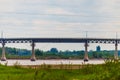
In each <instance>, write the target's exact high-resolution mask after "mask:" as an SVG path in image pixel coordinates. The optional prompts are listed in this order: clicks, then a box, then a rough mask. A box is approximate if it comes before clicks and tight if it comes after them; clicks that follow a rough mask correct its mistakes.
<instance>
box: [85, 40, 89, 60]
mask: <svg viewBox="0 0 120 80" xmlns="http://www.w3.org/2000/svg"><path fill="white" fill-rule="evenodd" d="M88 60H89V58H88V43H87V42H85V55H84V61H88Z"/></svg>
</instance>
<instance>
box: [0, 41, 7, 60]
mask: <svg viewBox="0 0 120 80" xmlns="http://www.w3.org/2000/svg"><path fill="white" fill-rule="evenodd" d="M1 61H6V56H5V43H4V42H3V43H2V57H1Z"/></svg>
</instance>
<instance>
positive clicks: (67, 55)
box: [0, 47, 114, 59]
mask: <svg viewBox="0 0 120 80" xmlns="http://www.w3.org/2000/svg"><path fill="white" fill-rule="evenodd" d="M1 53H2V49H1V48H0V54H1ZM84 53H85V52H84V50H81V51H77V50H73V51H70V50H66V51H59V50H58V49H57V48H51V49H50V50H48V51H43V50H40V49H35V55H36V57H37V59H83V58H84ZM88 55H89V58H90V59H93V58H94V59H95V58H97V59H101V58H112V57H113V56H114V51H89V53H88ZM0 56H1V55H0ZM6 56H7V57H8V58H30V57H31V51H30V50H27V49H18V48H11V47H6Z"/></svg>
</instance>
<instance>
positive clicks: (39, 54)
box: [35, 49, 43, 56]
mask: <svg viewBox="0 0 120 80" xmlns="http://www.w3.org/2000/svg"><path fill="white" fill-rule="evenodd" d="M35 55H36V56H42V55H43V52H42V51H40V50H39V49H36V50H35Z"/></svg>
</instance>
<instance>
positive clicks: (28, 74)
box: [0, 59, 120, 80]
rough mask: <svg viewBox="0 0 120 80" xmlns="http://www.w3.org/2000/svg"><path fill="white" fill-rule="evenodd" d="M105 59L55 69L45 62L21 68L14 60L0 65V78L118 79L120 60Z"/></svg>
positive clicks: (57, 79)
mask: <svg viewBox="0 0 120 80" xmlns="http://www.w3.org/2000/svg"><path fill="white" fill-rule="evenodd" d="M105 61H106V62H105V64H99V65H91V64H82V65H78V68H77V69H74V68H73V66H75V65H73V64H69V65H64V64H61V65H57V66H59V68H57V69H54V67H53V65H47V64H43V65H41V66H39V67H38V68H37V67H36V68H22V66H20V64H19V63H18V62H16V63H15V64H14V66H12V67H10V66H3V65H0V80H119V79H120V61H119V60H117V61H116V60H114V59H112V60H105ZM55 68H56V67H55ZM6 73H7V74H6Z"/></svg>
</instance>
